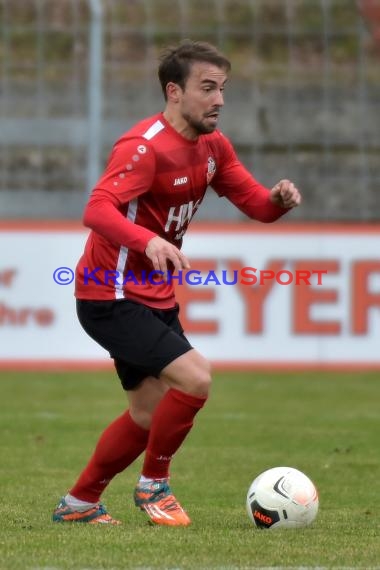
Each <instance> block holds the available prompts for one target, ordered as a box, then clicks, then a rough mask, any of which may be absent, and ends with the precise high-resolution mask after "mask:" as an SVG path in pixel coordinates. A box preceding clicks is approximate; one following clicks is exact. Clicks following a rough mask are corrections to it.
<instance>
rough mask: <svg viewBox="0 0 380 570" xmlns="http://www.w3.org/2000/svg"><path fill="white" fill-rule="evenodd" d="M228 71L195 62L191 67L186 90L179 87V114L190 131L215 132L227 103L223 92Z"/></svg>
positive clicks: (195, 134) (198, 133) (196, 134)
mask: <svg viewBox="0 0 380 570" xmlns="http://www.w3.org/2000/svg"><path fill="white" fill-rule="evenodd" d="M226 81H227V74H226V72H225V71H224V70H223V69H221V68H220V67H217V66H215V65H213V64H210V63H204V62H196V63H193V65H192V67H191V72H190V75H189V77H188V78H187V81H186V85H185V89H184V90H182V89H180V88H179V107H178V110H179V113H180V114H181V117H182V119H183V120H184V121H185V122H186V124H187V128H188V130H189V134H190V133H192V134H193V136H198V135H200V134H207V133H212V132H213V131H214V130H215V129H216V127H217V124H218V119H219V113H220V109H221V108H222V107H223V105H224V100H223V91H224V86H225V83H226Z"/></svg>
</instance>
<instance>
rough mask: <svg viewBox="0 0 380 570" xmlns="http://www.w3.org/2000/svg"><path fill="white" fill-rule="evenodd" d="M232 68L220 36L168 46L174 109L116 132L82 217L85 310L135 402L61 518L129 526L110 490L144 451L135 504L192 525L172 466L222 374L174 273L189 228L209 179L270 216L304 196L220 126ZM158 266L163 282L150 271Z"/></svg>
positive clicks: (168, 92)
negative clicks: (186, 324) (268, 183)
mask: <svg viewBox="0 0 380 570" xmlns="http://www.w3.org/2000/svg"><path fill="white" fill-rule="evenodd" d="M229 71H230V62H229V61H228V59H227V58H226V57H225V56H224V55H223V54H222V53H220V52H219V51H218V50H217V49H216V48H215V47H214V46H212V45H211V44H208V43H205V42H193V41H190V40H185V41H183V42H181V43H180V44H179V45H177V46H175V47H170V48H167V49H166V50H165V51H164V53H163V55H162V58H161V60H160V64H159V69H158V76H159V80H160V83H161V86H162V90H163V93H164V98H165V108H164V111H163V112H160V113H158V114H156V115H154V116H153V117H150V118H147V119H144V120H142V121H141V122H140V123H138V124H137V125H136V126H134V127H133V128H132V129H131V130H130V131H128V132H127V133H125V134H124V135H123V136H122V137H121V138H120V139H119V140H118V141H117V142H116V144H115V145H114V147H113V150H112V153H111V155H110V158H109V160H108V164H107V166H106V169H105V171H104V173H103V175H102V177H101V178H100V180H99V181H98V183H97V184H96V186H95V188H94V190H93V192H92V194H91V196H90V198H89V201H88V204H87V206H86V209H85V212H84V219H83V221H84V225H85V226H87V227H89V228H91V230H92V231H91V232H90V235H89V237H88V241H87V243H86V246H85V250H84V254H83V256H82V257H81V259H80V261H79V263H78V266H77V271H76V291H75V295H76V298H77V313H78V318H79V321H80V323H81V325H82V326H83V328H84V330H85V331H86V332H87V333H88V335H89V336H90V337H92V338H93V339H94V340H95V341H96V342H97V343H99V344H100V345H101V346H102V347H103V348H105V349H106V350H107V351H108V352H109V354H110V356H111V357H112V358H113V360H114V364H115V368H116V372H117V374H118V376H119V378H120V381H121V384H122V387H123V389H124V390H125V391H126V394H127V397H128V401H129V407H128V409H127V411H125V413H123V414H122V415H121V416H120V417H118V418H117V419H115V420H114V421H113V422H112V423H111V424H110V425H109V426H108V427H107V428H106V429H105V431H104V432H103V434H102V435H101V437H100V439H99V441H98V443H97V446H96V448H95V451H94V453H93V455H92V457H91V458H90V460H89V462H88V464H87V466H86V467H85V469H84V470H83V471H82V473H81V474H80V476H79V478H78V480H77V481H76V483H75V484H74V486H73V487H72V488H71V489H70V490H69V492H68V493H67V494H66V496H65V497H64V498H62V499H61V502H60V503H59V505H58V506H57V508H56V509H55V511H54V514H53V520H54V521H57V522H62V521H78V522H87V523H90V524H97V523H108V524H118V523H119V521H116V520H115V519H113V518H112V517H111V515H110V514H108V513H107V511H106V509H105V507H104V506H103V505H102V504H101V503H100V498H101V495H102V493H103V491H104V490H105V488H106V487H107V485H108V484H109V483H110V481H111V480H112V479H113V478H114V477H115V475H117V474H118V473H120V472H122V471H123V470H124V469H126V468H127V467H128V466H129V465H130V464H131V463H132V462H133V461H134V460H135V459H136V458H137V457H139V456H140V455H141V454H142V453H144V461H143V466H142V473H141V477H140V479H139V481H138V482H137V485H136V488H135V491H134V502H135V504H136V506H137V507H138V508H140V509H141V510H142V511H144V512H145V513H146V515H147V516H148V518H149V519H150V521H151V522H153V523H156V524H161V525H171V526H178V525H182V526H187V525H188V524H190V518H189V516H188V514H187V513H186V511H185V510H184V509H183V508H182V506H181V505H180V503H179V502H178V500H177V499H176V497H175V496H174V494H173V492H172V490H171V488H170V484H169V474H170V473H169V468H170V463H171V460H172V457H173V455H174V454H175V453H176V451H177V450H178V449H179V447H180V446H181V444H182V442H183V441H184V439H185V438H186V436H187V434H188V433H189V431H190V430H191V428H192V426H193V422H194V418H195V416H196V414H197V413H198V412H199V410H200V409H201V408H202V407H203V405H204V404H205V402H206V400H207V396H208V393H209V389H210V384H211V375H210V365H209V363H208V361H207V360H206V358H204V356H202V354H200V353H199V352H198V351H197V350H196V349H195V348H193V347H192V346H191V344H190V342H189V341H188V340H187V338H186V336H185V335H184V331H183V329H182V327H181V324H180V321H179V318H178V312H179V308H178V305H177V304H176V300H175V296H174V290H173V280H172V279H171V278H170V276H171V275H173V272H178V271H181V270H186V269H188V268H189V267H190V264H189V261H188V259H187V258H186V256H185V255H184V254H183V253H182V252H181V244H182V238H183V236H184V234H185V232H186V230H187V228H188V226H189V223H190V221H191V219H192V217H193V215H194V214H195V212H196V210H197V209H198V208H199V207H200V204H201V202H202V200H203V197H204V195H205V192H206V190H207V188H208V187H209V186H210V187H211V188H212V189H213V190H214V191H215V192H217V194H218V195H219V196H225V197H226V198H227V199H228V200H229V201H230V202H232V204H234V205H235V206H236V207H237V208H239V209H240V210H242V211H243V212H244V213H245V214H246V215H247V216H249V217H250V218H252V219H256V220H259V221H261V222H273V221H275V220H276V219H278V218H279V217H280V216H282V215H283V214H284V213H285V212H287V211H288V210H289V209H290V208H293V207H294V206H297V205H298V204H299V203H300V200H301V197H300V193H299V192H298V190H297V188H296V187H295V186H294V184H293V183H292V182H290V181H289V180H281V181H280V182H278V184H276V185H275V186H274V188H272V189H268V188H266V187H264V186H262V185H261V184H260V183H259V182H257V181H256V180H255V179H254V178H253V176H252V175H251V174H250V172H248V171H247V170H246V168H245V167H244V166H243V165H242V164H241V162H240V161H239V160H238V158H237V156H236V154H235V151H234V149H233V147H232V145H231V143H230V141H229V140H228V138H226V137H225V136H224V135H223V134H222V133H221V132H220V131H219V130H218V129H217V124H218V119H219V114H220V111H221V109H222V107H223V95H224V88H225V85H226V82H227V77H228V72H229ZM154 271H155V272H156V276H157V278H158V279H156V280H155V279H153V278H148V277H147V276H149V275H151V272H154ZM163 275H165V279H163V278H162V276H163Z"/></svg>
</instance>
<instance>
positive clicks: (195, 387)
mask: <svg viewBox="0 0 380 570" xmlns="http://www.w3.org/2000/svg"><path fill="white" fill-rule="evenodd" d="M211 382H212V377H211V366H210V364H209V362H207V361H206V360H205V362H204V363H203V364H202V366H200V367H197V369H196V370H194V371H193V373H192V374H191V375H190V377H189V379H188V383H187V384H188V386H187V388H188V391H189V392H190V393H191V394H194V396H200V397H207V396H208V393H209V391H210V388H211Z"/></svg>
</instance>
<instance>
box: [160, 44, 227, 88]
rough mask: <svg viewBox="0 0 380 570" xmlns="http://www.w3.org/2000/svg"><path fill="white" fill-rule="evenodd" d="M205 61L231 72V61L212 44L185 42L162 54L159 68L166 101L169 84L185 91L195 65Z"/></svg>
mask: <svg viewBox="0 0 380 570" xmlns="http://www.w3.org/2000/svg"><path fill="white" fill-rule="evenodd" d="M198 61H203V62H206V63H212V64H213V65H216V66H217V67H220V68H221V69H224V70H225V71H226V72H228V71H230V69H231V63H230V61H229V60H228V59H227V58H226V57H225V56H224V55H223V54H222V53H221V52H220V51H219V50H218V49H217V48H216V47H215V46H213V45H212V44H210V43H208V42H195V41H192V40H183V41H182V42H181V43H180V44H178V45H176V46H171V47H167V48H166V49H165V50H164V51H163V52H162V54H161V57H160V65H159V67H158V78H159V80H160V83H161V87H162V91H163V93H164V97H165V99H167V95H166V86H167V84H168V83H171V82H172V83H176V84H177V85H179V86H180V87H181V89H185V85H186V80H187V78H188V76H189V75H190V70H191V66H192V64H193V63H195V62H198Z"/></svg>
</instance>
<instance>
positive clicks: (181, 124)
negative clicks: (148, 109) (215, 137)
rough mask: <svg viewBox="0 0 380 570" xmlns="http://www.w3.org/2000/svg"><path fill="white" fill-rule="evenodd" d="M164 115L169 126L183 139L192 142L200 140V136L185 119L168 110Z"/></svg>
mask: <svg viewBox="0 0 380 570" xmlns="http://www.w3.org/2000/svg"><path fill="white" fill-rule="evenodd" d="M163 115H164V118H165V119H166V121H167V122H168V123H169V125H170V126H171V127H172V128H173V129H174V130H175V131H177V133H179V134H180V135H181V136H182V137H184V138H185V139H187V140H190V141H196V140H197V139H198V136H199V134H198V133H197V132H196V131H195V130H194V129H193V128H192V127H190V125H189V123H188V122H187V121H186V120H185V119H184V118H183V117H181V116H180V115H178V114H177V113H174V112H172V111H171V110H170V109H168V108H166V109H165V111H164V112H163Z"/></svg>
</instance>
